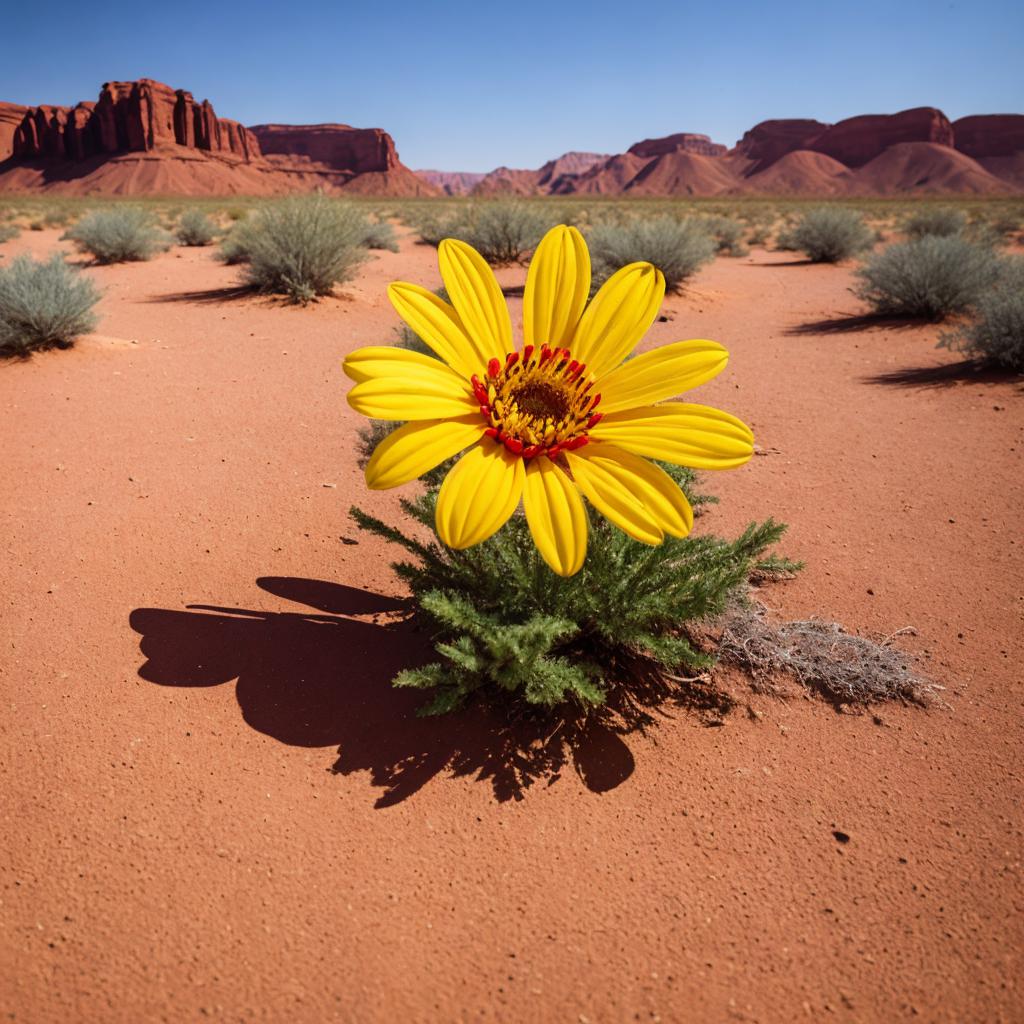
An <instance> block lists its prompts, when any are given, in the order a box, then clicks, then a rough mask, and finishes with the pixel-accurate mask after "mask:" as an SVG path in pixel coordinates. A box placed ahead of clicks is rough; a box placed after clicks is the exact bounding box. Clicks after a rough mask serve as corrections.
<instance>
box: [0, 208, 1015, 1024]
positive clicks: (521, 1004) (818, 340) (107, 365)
mask: <svg viewBox="0 0 1024 1024" xmlns="http://www.w3.org/2000/svg"><path fill="white" fill-rule="evenodd" d="M399 231H400V235H401V251H400V252H398V253H397V254H393V253H389V252H382V253H378V254H376V258H375V259H373V260H372V261H370V262H368V263H367V264H365V266H364V267H363V268H362V270H361V272H360V273H359V274H358V277H357V278H356V279H355V281H354V282H352V283H350V284H347V285H344V286H342V287H341V288H340V289H339V290H338V293H337V295H336V296H335V297H332V298H327V299H325V300H323V301H321V302H319V303H316V304H314V305H311V306H309V307H306V308H299V307H293V306H288V305H285V304H283V303H281V302H279V301H278V300H275V299H273V298H268V297H258V296H252V295H249V294H240V293H239V292H238V291H237V289H236V287H235V286H236V284H237V281H238V272H237V268H234V267H230V266H224V265H223V264H221V263H219V262H218V261H217V260H216V258H215V255H214V253H213V251H212V250H211V249H185V248H180V247H175V248H173V249H171V250H170V251H169V252H167V253H165V254H162V255H160V256H158V257H157V258H155V259H154V260H152V261H151V262H147V263H138V264H122V265H115V266H107V267H92V266H86V267H85V268H84V273H86V274H87V275H88V276H90V277H91V278H92V279H93V280H94V281H95V282H96V283H97V284H98V285H99V286H100V288H102V290H103V298H102V300H101V303H100V306H99V312H100V314H101V318H102V319H101V323H100V326H99V328H98V332H99V333H97V334H95V335H91V336H89V337H86V338H84V339H82V340H80V341H79V342H78V344H77V345H76V346H75V347H74V348H73V349H70V350H67V351H50V352H44V353H41V354H37V355H35V356H33V357H32V358H31V359H27V360H24V361H8V362H6V363H4V364H2V365H0V409H2V416H3V426H2V430H3V436H4V459H3V474H2V479H3V486H2V494H0V501H2V514H3V524H4V526H3V529H4V534H5V544H4V548H5V557H4V563H3V565H4V571H3V598H2V600H3V605H4V609H3V613H2V617H0V623H2V627H0V629H2V646H3V650H4V652H5V653H4V655H3V657H2V659H0V686H2V690H3V700H4V713H3V716H2V719H0V791H2V792H3V794H4V796H3V798H2V807H3V825H2V834H3V838H2V840H0V846H2V850H3V856H2V857H0V880H2V894H0V895H2V902H0V923H2V931H0V962H2V963H3V965H4V970H3V972H2V981H0V1009H2V1011H3V1014H4V1019H7V1020H12V1021H27V1022H31V1024H42V1022H57V1021H104V1022H122V1021H123V1022H138V1021H143V1020H146V1021H149V1020H164V1021H175V1022H177V1021H191V1020H200V1019H213V1020H222V1021H281V1020H290V1021H327V1020H355V1019H358V1020H361V1021H396V1020H398V1021H434V1020H467V1021H468V1020H475V1021H525V1020H535V1021H557V1022H573V1024H576V1022H579V1024H587V1022H590V1024H604V1022H620V1021H634V1020H635V1021H658V1020H661V1021H684V1020H685V1021H765V1022H768V1021H781V1020H794V1019H796V1020H804V1019H806V1020H809V1021H819V1020H833V1019H834V1020H845V1021H879V1022H889V1021H901V1020H922V1021H950V1022H954V1021H956V1022H963V1021H985V1022H996V1021H1005V1022H1010V1021H1019V1020H1022V1019H1024V1014H1022V1010H1021V1006H1022V994H1021V992H1020V991H1019V986H1020V978H1021V968H1022V965H1021V949H1022V944H1024V924H1022V922H1024V915H1022V913H1021V911H1022V909H1024V906H1022V891H1021V884H1020V871H1021V851H1022V844H1021V839H1022V820H1021V814H1020V807H1021V800H1022V798H1024V792H1022V785H1021V768H1020V750H1021V743H1022V739H1024V736H1022V733H1024V725H1022V719H1021V715H1020V706H1021V698H1022V690H1024V680H1022V673H1021V668H1020V666H1021V662H1022V658H1024V630H1022V613H1024V543H1022V542H1024V537H1022V535H1021V530H1020V512H1021V507H1022V499H1024V486H1022V481H1024V473H1022V469H1024V467H1022V461H1024V403H1022V400H1021V399H1022V394H1021V385H1020V382H1019V378H1018V379H1017V380H1014V379H1013V378H1012V377H1008V376H1005V375H1002V376H1001V375H998V374H990V373H985V372H981V373H979V372H977V371H974V370H973V369H971V368H970V367H968V366H965V365H964V364H961V363H960V361H959V357H958V356H957V355H956V354H954V353H951V352H949V351H945V350H936V348H935V342H936V339H937V337H938V335H939V333H940V331H941V330H942V328H940V327H937V326H933V325H913V324H905V323H904V324H901V323H893V322H883V323H874V322H865V321H864V320H863V319H860V317H861V314H862V313H863V309H862V308H861V306H860V304H859V302H858V300H857V299H856V298H855V297H854V296H853V295H852V294H851V292H850V290H849V289H850V287H851V283H852V277H851V273H852V271H851V268H850V267H849V266H845V265H844V266H839V267H835V266H827V265H825V266H819V265H809V264H807V263H805V262H803V261H802V260H801V259H799V258H798V257H797V256H796V255H795V254H793V253H787V252H775V251H767V250H765V249H761V248H755V249H753V250H752V251H751V254H750V255H749V256H747V257H743V258H736V259H725V258H719V259H717V260H715V262H714V263H713V264H712V265H710V266H709V267H708V268H706V269H704V270H703V271H701V272H700V273H699V274H698V275H697V277H696V278H695V280H694V282H693V283H692V285H691V286H689V287H688V288H687V289H686V291H685V292H684V293H683V294H682V295H678V296H673V297H670V298H669V299H668V300H667V302H666V305H665V308H664V314H665V318H664V319H663V321H661V322H658V323H656V324H655V326H654V328H653V329H652V331H651V332H650V334H649V335H648V337H647V339H646V341H645V342H644V345H645V346H650V345H656V344H661V343H667V342H671V341H676V340H679V339H682V338H690V337H700V338H711V339H715V340H717V341H720V342H721V343H723V344H724V345H726V346H727V347H728V348H729V349H730V351H731V353H732V361H731V363H730V365H729V368H728V370H727V372H726V373H725V374H723V375H722V376H720V377H719V378H717V379H716V380H715V381H713V382H712V383H710V384H708V385H706V386H705V387H704V388H702V389H701V391H700V392H699V393H698V398H697V400H699V401H702V402H706V403H708V404H712V405H717V406H720V407H722V408H725V409H728V410H730V411H732V412H734V413H736V414H737V415H740V416H742V417H743V418H744V419H745V420H746V421H747V422H748V423H750V424H751V425H752V427H753V429H754V431H755V434H756V438H757V443H758V445H759V446H760V452H759V455H758V457H756V458H754V459H753V460H752V461H751V462H750V463H749V464H748V465H747V466H746V467H744V468H743V469H741V470H739V471H736V472H733V473H727V474H722V475H712V474H706V475H705V476H704V478H703V480H704V484H705V486H706V488H707V489H708V490H709V491H711V492H712V493H714V494H716V495H717V496H718V497H720V499H721V504H719V505H717V506H713V507H712V508H711V509H710V510H709V511H708V512H707V513H706V514H705V515H704V516H703V517H702V518H700V519H699V520H698V525H697V529H698V530H712V531H715V532H717V533H721V534H724V535H734V534H735V533H736V532H737V531H738V530H740V529H741V528H742V527H743V526H744V525H745V524H746V523H747V522H749V521H751V520H753V519H762V518H765V517H767V516H769V515H770V516H774V517H776V518H778V519H781V520H783V521H785V522H787V523H788V524H789V527H790V529H789V533H788V535H787V537H786V538H785V540H784V542H783V544H782V548H781V550H782V551H783V552H784V553H785V554H787V555H789V556H791V557H793V558H796V559H801V560H803V561H804V562H806V568H805V569H804V571H803V572H801V573H799V574H798V575H797V576H796V577H795V578H794V579H792V580H789V581H785V582H780V583H773V584H770V585H766V586H764V587H762V588H761V591H760V599H761V600H762V601H764V602H765V603H766V604H767V605H768V606H769V608H770V609H771V614H772V615H773V616H775V617H778V618H780V619H783V618H805V617H810V616H819V617H822V618H826V619H833V620H836V621H838V622H841V623H843V624H845V625H846V626H847V627H848V628H849V629H851V630H853V631H856V632H861V633H864V634H869V635H873V636H886V635H890V634H892V633H893V632H895V631H896V630H899V629H902V628H903V627H912V628H913V633H907V634H904V635H901V636H900V638H899V639H898V641H897V642H898V643H899V644H900V646H901V647H902V648H903V649H904V650H905V651H907V652H908V656H910V655H912V656H916V657H917V658H918V659H919V667H920V670H921V671H922V672H924V673H925V674H926V675H928V676H929V677H930V678H931V679H933V680H934V681H935V682H936V683H938V684H940V685H941V686H943V687H944V689H943V690H942V691H941V693H940V699H939V700H938V701H936V702H934V703H933V705H932V706H931V707H930V708H927V709H922V708H918V707H905V706H902V705H893V704H887V705H882V706H878V707H876V708H874V709H872V710H869V711H866V712H857V711H853V710H851V709H839V710H836V709H834V708H833V707H831V706H830V705H828V704H827V703H825V702H823V701H820V700H815V699H811V698H808V697H802V696H799V695H797V694H796V693H794V694H793V695H792V696H791V697H790V698H789V699H788V700H782V699H778V698H775V697H771V696H764V695H755V694H753V693H752V692H750V691H749V689H746V690H745V689H744V687H743V683H742V680H737V681H735V686H736V687H737V688H738V692H740V693H741V694H742V700H741V704H740V707H739V709H738V710H736V711H734V712H733V713H731V714H728V715H725V716H724V717H722V718H720V719H716V720H712V721H709V719H708V718H707V716H705V715H700V714H698V713H696V712H694V711H688V710H687V709H685V708H684V707H676V706H666V707H665V708H663V709H662V712H661V713H660V714H659V715H658V716H657V721H656V722H655V724H654V725H653V726H652V727H651V728H649V729H647V730H646V731H644V732H631V733H622V732H616V731H614V730H609V729H607V728H600V727H595V728H593V729H591V730H589V731H585V732H584V733H583V734H582V735H581V736H579V737H577V738H576V739H575V740H574V742H573V749H572V750H571V751H570V752H569V756H567V757H562V758H558V757H554V758H552V759H551V761H550V763H549V764H548V766H547V767H546V768H544V767H543V763H542V762H543V759H541V760H540V763H541V764H542V767H540V768H538V767H537V765H538V763H539V762H538V759H537V758H531V757H529V756H528V755H529V753H530V752H529V751H525V752H524V751H516V750H515V749H514V746H510V744H509V742H508V729H507V727H505V724H504V723H502V722H501V721H500V720H499V718H497V717H496V715H497V713H496V712H488V711H485V710H480V709H476V710H471V711H467V712H465V713H462V714H457V715H454V716H450V717H448V718H444V719H421V718H417V717H416V716H415V710H416V708H417V706H418V705H419V704H420V703H422V700H423V697H422V695H418V694H416V693H411V692H408V691H396V690H394V689H392V688H391V687H390V686H389V680H390V678H391V677H392V676H393V675H394V673H395V672H396V671H397V670H398V669H400V668H402V667H404V666H407V665H415V664H420V663H422V662H424V661H427V660H430V656H431V649H430V645H429V642H428V638H427V637H426V636H425V635H424V634H422V633H417V632H416V631H414V630H413V629H412V628H411V627H409V626H407V625H405V624H402V623H400V622H397V621H396V618H397V617H396V615H395V612H396V610H397V609H398V608H399V600H400V599H401V597H402V596H403V590H402V586H401V584H400V582H399V581H398V580H397V579H396V577H395V576H394V575H393V573H392V571H391V570H390V568H389V562H390V561H391V560H392V559H393V558H394V557H395V552H394V551H392V550H391V549H389V547H388V546H387V545H386V544H384V543H383V542H382V541H379V540H377V539H375V538H371V537H368V536H366V535H364V534H360V533H359V531H358V530H357V529H356V528H355V526H354V524H353V523H352V521H351V520H350V519H349V517H348V509H349V506H350V505H352V504H353V503H358V504H359V505H360V506H361V507H363V508H365V509H367V510H369V511H372V512H375V513H377V514H380V515H383V516H387V517H390V518H392V519H394V518H395V517H397V516H398V514H399V513H398V498H399V496H400V495H399V494H396V493H391V492H387V493H369V492H367V491H366V489H365V486H364V483H363V478H362V473H361V471H360V470H359V468H358V465H357V455H356V449H355V437H356V431H357V429H358V427H359V425H360V422H361V418H360V417H359V416H357V415H356V413H355V412H353V411H352V410H351V409H350V408H349V407H348V406H347V405H346V403H345V399H344V396H345V392H346V389H347V387H348V383H347V381H346V379H345V378H344V376H343V374H342V371H341V360H342V358H343V356H344V355H345V353H346V352H348V351H350V350H352V349H354V348H357V347H359V346H361V345H366V344H370V343H381V342H383V343H387V342H389V341H391V340H392V338H393V330H394V328H395V327H396V326H397V324H398V319H397V316H396V315H395V313H394V312H393V310H392V309H391V307H390V305H389V304H388V301H387V299H386V296H385V287H386V285H387V284H388V282H390V281H392V280H396V279H404V280H409V281H414V282H418V283H422V284H424V285H426V286H428V287H431V288H433V287H436V286H437V285H438V284H439V283H440V279H439V276H438V273H437V267H436V254H435V252H434V250H433V249H432V248H430V247H429V246H426V245H422V244H417V243H416V241H415V238H414V236H413V235H412V234H411V233H410V232H409V231H408V230H407V229H405V228H401V229H399ZM59 235H60V229H44V230H41V231H24V232H23V233H22V235H21V236H20V237H19V238H17V239H14V240H13V241H9V242H6V243H4V244H3V245H0V253H2V254H3V257H4V260H3V261H0V262H6V261H7V260H9V258H10V257H11V256H12V255H14V254H15V253H17V252H21V251H29V252H32V253H34V254H35V255H37V256H39V255H44V254H46V253H49V252H51V251H53V250H55V249H59V248H66V243H61V242H60V241H59ZM75 259H79V260H80V261H82V262H83V263H84V260H82V258H80V257H75ZM499 280H500V281H501V283H502V285H503V286H507V288H508V291H509V294H510V303H511V306H512V311H513V320H514V322H516V320H517V318H518V317H519V315H520V310H521V299H520V298H519V295H520V294H521V291H519V290H518V289H519V288H520V286H521V285H522V284H523V282H524V280H525V269H523V268H521V267H511V268H505V269H502V270H500V271H499ZM415 486H416V485H409V489H410V490H411V489H412V488H413V487H415Z"/></svg>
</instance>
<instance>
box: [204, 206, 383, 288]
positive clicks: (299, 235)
mask: <svg viewBox="0 0 1024 1024" xmlns="http://www.w3.org/2000/svg"><path fill="white" fill-rule="evenodd" d="M365 238H366V218H365V217H364V216H363V214H362V212H361V211H360V210H359V209H357V208H356V207H355V206H353V205H351V204H349V203H344V202H338V201H337V200H331V199H327V198H326V197H324V196H319V195H317V196H298V197H294V198H289V199H282V200H280V201H278V202H276V203H272V204H269V205H267V206H264V207H262V208H261V209H259V210H257V212H256V213H255V214H254V215H253V216H252V217H250V218H249V219H248V220H245V221H243V222H242V223H241V224H240V225H239V226H238V227H236V229H235V230H234V231H233V232H232V233H231V235H229V236H228V239H227V240H226V242H225V246H224V247H222V250H221V251H222V254H226V258H228V260H229V262H236V263H244V264H245V279H246V282H247V283H248V284H250V285H251V286H252V287H254V288H256V289H257V290H259V291H261V292H276V293H278V294H282V295H287V296H288V298H289V299H291V301H292V302H298V303H302V304H305V303H308V302H311V301H313V300H314V299H315V298H316V297H317V296H320V295H327V294H329V293H330V291H331V290H332V289H333V287H334V286H335V285H336V284H340V283H342V282H343V281H348V280H350V279H351V278H352V276H353V275H354V273H355V271H356V268H357V267H358V266H359V265H360V263H362V262H363V261H364V260H365V259H366V257H367V251H366V249H365V247H364V241H365Z"/></svg>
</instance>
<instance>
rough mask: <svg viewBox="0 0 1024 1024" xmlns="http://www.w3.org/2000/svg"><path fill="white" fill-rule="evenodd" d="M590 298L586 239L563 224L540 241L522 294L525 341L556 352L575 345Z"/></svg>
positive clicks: (574, 229) (588, 254) (588, 255)
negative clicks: (547, 347) (574, 338)
mask: <svg viewBox="0 0 1024 1024" xmlns="http://www.w3.org/2000/svg"><path fill="white" fill-rule="evenodd" d="M589 294H590V253H589V252H588V251H587V243H586V242H585V241H584V240H583V236H582V235H581V234H580V233H579V231H577V230H576V228H573V227H566V226H565V225H564V224H560V225H559V226H558V227H555V228H552V229H551V230H550V231H549V232H548V233H547V234H546V235H545V236H544V237H543V238H542V239H541V241H540V245H538V246H537V250H536V252H534V254H533V259H532V260H530V269H529V271H528V272H527V275H526V289H525V291H524V292H523V341H524V342H525V343H526V344H527V345H536V346H540V345H550V346H551V347H552V348H557V347H560V346H563V345H568V344H569V343H570V342H571V341H572V336H573V332H574V331H575V330H576V325H577V324H578V323H579V320H580V317H581V316H582V314H583V307H584V306H585V305H586V303H587V296H588V295H589Z"/></svg>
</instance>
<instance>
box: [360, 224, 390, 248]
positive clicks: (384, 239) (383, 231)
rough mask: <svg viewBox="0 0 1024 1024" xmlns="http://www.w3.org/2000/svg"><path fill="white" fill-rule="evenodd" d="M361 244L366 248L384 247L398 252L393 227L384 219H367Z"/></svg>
mask: <svg viewBox="0 0 1024 1024" xmlns="http://www.w3.org/2000/svg"><path fill="white" fill-rule="evenodd" d="M363 245H365V246H366V248H367V249H386V250H387V251H388V252H398V238H397V237H396V235H395V229H394V228H393V227H392V226H391V225H390V224H389V223H388V222H387V221H386V220H374V221H368V222H367V225H366V232H365V234H364V236H363Z"/></svg>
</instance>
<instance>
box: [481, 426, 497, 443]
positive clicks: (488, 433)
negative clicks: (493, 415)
mask: <svg viewBox="0 0 1024 1024" xmlns="http://www.w3.org/2000/svg"><path fill="white" fill-rule="evenodd" d="M500 436H501V432H500V431H499V430H498V428H497V427H488V428H487V429H486V430H485V431H484V437H490V438H493V439H494V440H495V441H497V440H498V438H499V437H500Z"/></svg>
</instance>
